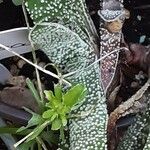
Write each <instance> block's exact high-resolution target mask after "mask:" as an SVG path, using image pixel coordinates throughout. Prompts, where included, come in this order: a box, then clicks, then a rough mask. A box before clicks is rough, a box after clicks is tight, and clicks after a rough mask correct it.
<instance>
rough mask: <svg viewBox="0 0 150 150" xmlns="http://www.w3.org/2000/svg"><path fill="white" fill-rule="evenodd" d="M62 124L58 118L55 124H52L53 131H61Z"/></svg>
mask: <svg viewBox="0 0 150 150" xmlns="http://www.w3.org/2000/svg"><path fill="white" fill-rule="evenodd" d="M61 125H62V123H61V120H60V119H59V118H56V119H55V120H54V121H53V122H52V127H51V129H52V130H58V129H60V127H61Z"/></svg>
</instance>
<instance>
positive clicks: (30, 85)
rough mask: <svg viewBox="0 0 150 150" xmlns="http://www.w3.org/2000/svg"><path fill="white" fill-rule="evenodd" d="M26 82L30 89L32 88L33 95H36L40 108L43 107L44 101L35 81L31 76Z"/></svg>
mask: <svg viewBox="0 0 150 150" xmlns="http://www.w3.org/2000/svg"><path fill="white" fill-rule="evenodd" d="M26 83H27V85H28V87H29V89H30V90H31V92H32V94H33V96H34V97H35V99H36V101H37V103H38V106H39V108H41V109H43V105H44V104H43V103H42V101H41V98H40V96H39V94H38V92H37V90H36V88H35V86H34V84H33V82H32V81H31V80H30V79H29V78H27V79H26Z"/></svg>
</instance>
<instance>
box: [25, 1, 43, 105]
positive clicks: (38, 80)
mask: <svg viewBox="0 0 150 150" xmlns="http://www.w3.org/2000/svg"><path fill="white" fill-rule="evenodd" d="M22 10H23V14H24V17H25V21H26V25H27V27H28V30H29V32H30V25H29V21H28V16H27V12H26V8H25V1H24V0H23V2H22ZM29 41H30V40H29ZM30 44H31V47H32V56H33V62H34V64H36V65H37V59H36V53H35V47H34V44H33V43H32V41H30ZM35 72H36V78H37V83H38V90H39V93H40V97H41V101H42V102H44V94H43V90H42V84H41V80H40V74H39V71H38V69H37V68H36V67H35Z"/></svg>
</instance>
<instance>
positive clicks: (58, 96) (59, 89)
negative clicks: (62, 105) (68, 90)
mask: <svg viewBox="0 0 150 150" xmlns="http://www.w3.org/2000/svg"><path fill="white" fill-rule="evenodd" d="M54 93H55V97H56V99H58V100H60V101H61V100H62V87H61V86H60V85H56V86H55V88H54Z"/></svg>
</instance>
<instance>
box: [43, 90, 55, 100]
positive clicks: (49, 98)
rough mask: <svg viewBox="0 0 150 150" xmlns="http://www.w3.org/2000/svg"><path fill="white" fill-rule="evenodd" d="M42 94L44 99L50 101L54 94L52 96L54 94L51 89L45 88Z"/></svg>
mask: <svg viewBox="0 0 150 150" xmlns="http://www.w3.org/2000/svg"><path fill="white" fill-rule="evenodd" d="M44 94H45V96H46V99H47V100H49V101H52V99H54V98H55V96H54V94H53V92H52V91H47V90H45V91H44Z"/></svg>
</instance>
